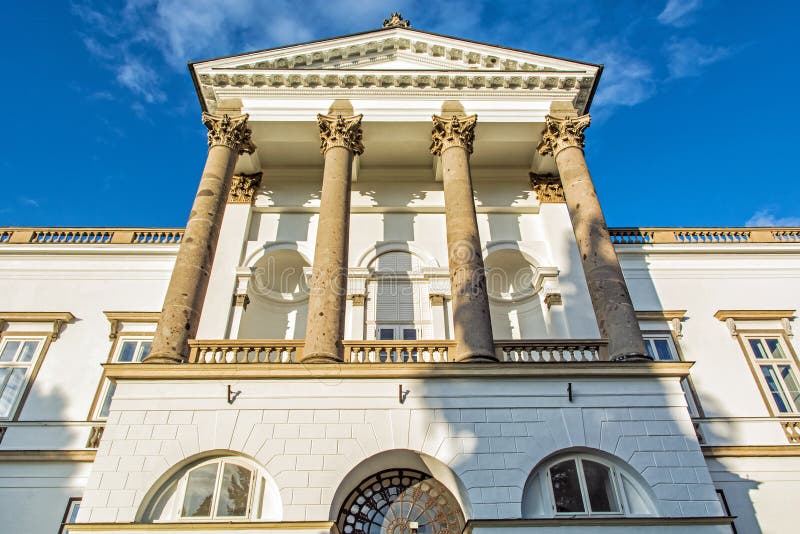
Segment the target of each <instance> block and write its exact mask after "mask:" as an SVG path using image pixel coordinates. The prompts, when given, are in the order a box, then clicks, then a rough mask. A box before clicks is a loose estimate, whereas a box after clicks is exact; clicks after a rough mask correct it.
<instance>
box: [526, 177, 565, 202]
mask: <svg viewBox="0 0 800 534" xmlns="http://www.w3.org/2000/svg"><path fill="white" fill-rule="evenodd" d="M530 177H531V189H533V192H534V193H536V198H537V199H538V200H539V202H540V203H541V204H560V203H564V202H566V201H567V200H566V198H564V186H562V185H561V179H560V178H559V177H558V176H554V175H552V174H536V173H535V172H532V173H530Z"/></svg>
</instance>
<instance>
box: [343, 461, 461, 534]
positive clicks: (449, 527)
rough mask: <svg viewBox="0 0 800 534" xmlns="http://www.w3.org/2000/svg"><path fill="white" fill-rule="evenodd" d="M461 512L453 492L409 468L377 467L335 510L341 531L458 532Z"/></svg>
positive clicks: (356, 533)
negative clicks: (379, 468) (386, 468)
mask: <svg viewBox="0 0 800 534" xmlns="http://www.w3.org/2000/svg"><path fill="white" fill-rule="evenodd" d="M463 529H464V515H463V514H462V513H461V508H460V507H459V505H458V503H457V502H456V500H455V498H454V497H453V494H452V493H450V491H449V490H448V489H447V488H445V487H444V486H443V485H442V484H441V483H440V482H438V481H437V480H436V479H434V478H432V477H431V476H430V475H427V474H425V473H422V472H421V471H416V470H413V469H391V470H387V471H381V472H380V473H378V474H376V475H373V476H371V477H369V478H367V479H366V480H364V481H363V482H362V483H361V484H359V485H358V487H357V488H356V489H355V490H353V491H352V493H350V495H348V496H347V499H345V501H344V505H343V506H342V509H341V511H340V512H339V530H340V532H342V533H343V534H383V533H386V534H412V533H418V534H460V532H461V531H462V530H463Z"/></svg>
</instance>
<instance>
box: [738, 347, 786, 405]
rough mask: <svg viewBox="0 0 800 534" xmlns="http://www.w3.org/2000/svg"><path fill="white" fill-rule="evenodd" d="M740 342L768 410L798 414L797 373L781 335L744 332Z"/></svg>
mask: <svg viewBox="0 0 800 534" xmlns="http://www.w3.org/2000/svg"><path fill="white" fill-rule="evenodd" d="M743 342H744V346H745V350H746V351H747V355H748V358H749V359H750V363H751V365H752V366H753V369H754V371H755V375H756V379H757V381H758V383H759V385H760V386H761V389H762V391H763V392H764V394H765V396H766V397H767V399H768V402H769V404H770V406H771V407H772V409H773V410H774V411H775V412H777V413H800V381H798V377H799V376H800V373H798V369H797V362H796V361H795V359H794V358H793V357H792V356H791V354H790V352H789V349H788V347H787V345H786V341H785V340H784V339H783V337H782V336H780V335H773V336H760V335H753V336H749V335H748V336H744V338H743Z"/></svg>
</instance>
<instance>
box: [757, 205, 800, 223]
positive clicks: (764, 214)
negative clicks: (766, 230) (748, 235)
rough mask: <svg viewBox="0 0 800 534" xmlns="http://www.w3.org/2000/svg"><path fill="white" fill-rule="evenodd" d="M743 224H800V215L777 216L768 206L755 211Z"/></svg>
mask: <svg viewBox="0 0 800 534" xmlns="http://www.w3.org/2000/svg"><path fill="white" fill-rule="evenodd" d="M744 225H745V226H800V217H777V216H775V214H774V213H772V210H771V209H769V208H765V209H761V210H758V211H756V212H755V213H754V214H753V216H752V217H750V218H749V219H748V220H747V222H746V223H744Z"/></svg>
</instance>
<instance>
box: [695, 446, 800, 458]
mask: <svg viewBox="0 0 800 534" xmlns="http://www.w3.org/2000/svg"><path fill="white" fill-rule="evenodd" d="M700 448H701V449H702V451H703V456H705V457H707V458H726V457H739V458H756V457H767V458H769V457H773V458H774V457H778V458H781V457H786V456H800V446H797V445H721V446H715V445H703V446H701V447H700Z"/></svg>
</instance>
